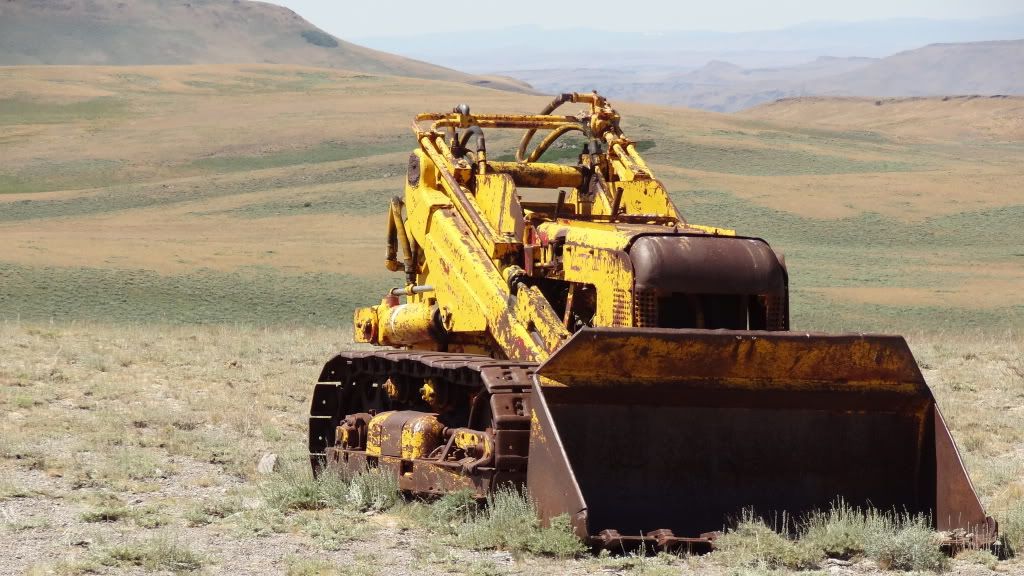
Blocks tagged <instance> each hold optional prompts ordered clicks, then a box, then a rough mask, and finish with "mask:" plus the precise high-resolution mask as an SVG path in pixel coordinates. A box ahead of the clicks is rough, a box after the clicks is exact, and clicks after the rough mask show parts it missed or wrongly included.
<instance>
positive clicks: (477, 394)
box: [309, 350, 537, 498]
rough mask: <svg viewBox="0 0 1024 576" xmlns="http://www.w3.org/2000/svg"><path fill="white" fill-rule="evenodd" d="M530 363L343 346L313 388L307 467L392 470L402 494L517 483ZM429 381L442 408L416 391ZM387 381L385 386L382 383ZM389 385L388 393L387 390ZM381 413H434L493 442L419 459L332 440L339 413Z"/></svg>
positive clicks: (525, 436)
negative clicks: (480, 450)
mask: <svg viewBox="0 0 1024 576" xmlns="http://www.w3.org/2000/svg"><path fill="white" fill-rule="evenodd" d="M536 366H537V365H536V364H534V363H529V362H514V361H502V360H495V359H493V358H490V357H488V356H481V355H473V354H449V353H445V352H422V351H414V350H402V351H366V352H361V351H360V352H343V353H341V354H339V355H337V356H335V357H334V358H332V359H331V360H330V361H329V362H327V364H325V365H324V368H323V370H322V371H321V373H320V377H319V378H318V380H317V383H316V385H315V387H314V389H313V400H312V403H311V407H310V417H309V455H310V463H311V465H312V467H313V471H314V473H320V472H321V471H322V470H323V469H324V467H325V466H327V467H331V468H334V467H336V468H338V469H339V470H341V471H343V472H345V471H347V472H349V473H355V472H358V471H360V470H362V469H364V468H366V467H374V466H377V467H381V468H385V469H392V470H393V471H394V473H395V474H396V476H397V477H398V479H399V488H400V489H401V490H402V491H404V492H407V493H410V494H419V495H440V494H444V493H447V492H451V491H454V490H460V489H467V488H468V489H470V490H472V491H473V492H474V493H475V494H476V495H477V496H478V497H481V498H482V497H485V496H486V495H487V493H488V492H489V491H490V490H491V486H493V485H496V484H498V483H503V482H511V483H514V484H517V485H522V484H523V483H524V482H525V480H526V465H527V458H528V452H529V442H530V437H529V435H530V416H529V414H530V406H529V401H530V392H531V390H532V386H533V372H534V369H535V368H536ZM426 382H430V383H431V384H432V385H433V386H436V387H437V388H438V392H439V394H440V395H441V397H442V401H443V403H444V406H443V408H441V409H438V406H436V405H433V406H431V405H429V404H428V403H427V402H426V400H425V399H424V398H422V397H420V396H419V392H418V391H419V389H420V387H421V386H422V385H423V384H424V383H426ZM385 383H387V386H385ZM389 390H390V391H389ZM387 411H414V412H416V413H422V414H431V413H432V414H437V417H438V419H439V420H441V422H443V424H444V425H445V427H446V430H447V429H461V430H474V431H479V432H480V433H481V434H484V435H486V436H487V438H488V441H489V442H491V445H492V446H493V450H492V453H491V454H489V455H488V457H487V458H470V457H461V458H456V457H453V456H451V454H452V453H453V451H451V450H449V448H451V444H452V442H449V443H448V446H447V447H445V448H444V449H439V450H436V451H435V452H436V454H432V455H431V457H427V458H411V459H409V458H402V457H400V456H398V455H397V454H371V453H369V452H368V451H367V450H365V448H364V449H362V450H358V449H349V448H346V447H344V446H342V445H341V444H340V442H339V440H340V438H339V433H338V430H339V426H340V425H342V423H343V422H344V420H345V418H346V416H349V415H354V414H368V415H374V414H379V413H382V412H387Z"/></svg>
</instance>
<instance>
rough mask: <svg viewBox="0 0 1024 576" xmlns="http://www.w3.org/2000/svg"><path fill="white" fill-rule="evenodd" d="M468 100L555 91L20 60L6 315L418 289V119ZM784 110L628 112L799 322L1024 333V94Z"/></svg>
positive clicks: (270, 315)
mask: <svg viewBox="0 0 1024 576" xmlns="http://www.w3.org/2000/svg"><path fill="white" fill-rule="evenodd" d="M458 102H468V103H470V104H471V105H472V106H473V109H474V110H478V111H518V112H533V111H536V110H538V109H539V108H540V107H541V106H542V105H543V104H544V103H545V99H544V98H539V97H530V96H522V95H514V94H510V93H504V92H496V91H491V90H484V89H479V88H472V87H467V86H465V85H461V84H456V83H445V82H427V81H423V80H414V79H400V78H393V77H391V78H389V77H379V76H370V75H365V74H356V73H350V72H339V71H329V70H323V69H311V68H297V67H282V66H199V67H140V68H123V67H111V68H91V67H71V68H60V67H39V68H33V67H13V68H0V153H2V155H3V158H4V162H3V163H2V164H0V236H2V237H3V239H4V244H5V250H4V251H3V254H2V255H0V279H2V283H0V316H3V317H5V318H18V317H20V318H24V319H34V320H50V319H55V320H75V319H103V320H108V321H143V320H144V321H151V320H159V321H165V322H188V323H192V322H202V323H220V322H243V323H247V324H314V325H321V326H338V325H345V324H346V323H347V322H348V315H349V313H350V311H351V310H352V308H353V307H354V306H356V305H358V304H365V303H368V302H371V301H373V300H375V299H376V298H377V296H376V295H377V294H380V293H382V292H383V290H385V289H386V288H388V287H391V286H393V285H396V284H399V283H401V278H399V277H397V276H395V275H391V274H389V273H387V272H386V271H385V270H384V268H383V265H382V260H383V252H384V251H383V238H384V226H383V222H384V220H383V214H384V208H385V206H386V202H387V199H388V198H389V197H390V196H392V195H393V194H395V193H397V192H399V191H400V190H401V181H402V176H401V175H402V174H403V173H404V172H403V171H404V165H405V158H406V155H407V153H408V150H409V149H410V147H411V145H412V142H411V141H412V138H411V134H409V133H408V128H407V126H408V122H409V120H410V118H411V117H412V116H413V115H414V114H415V113H416V112H419V111H423V110H446V109H450V108H451V107H452V105H453V104H455V103H458ZM779 106H780V108H779V109H778V111H777V112H776V111H775V109H774V108H766V109H763V110H762V111H760V112H756V113H750V114H745V115H739V116H729V115H720V114H712V113H705V112H698V111H692V110H685V109H667V108H658V107H651V106H637V105H622V106H621V109H622V112H623V113H624V117H625V128H626V130H627V132H628V133H629V134H630V135H631V136H632V137H634V138H635V139H638V140H643V141H646V142H649V143H650V144H647V145H646V146H650V148H649V149H648V150H647V152H646V153H645V154H646V156H647V158H648V160H649V161H650V162H651V163H652V164H653V166H654V169H655V171H656V173H657V174H658V176H659V177H660V178H661V179H662V180H664V181H665V183H666V185H667V186H668V187H669V189H670V190H672V193H673V197H674V198H675V199H676V201H677V203H678V204H679V206H680V207H681V209H682V210H683V212H684V214H686V215H687V216H688V218H689V219H690V220H691V221H695V222H700V223H711V224H717V225H722V226H731V227H735V228H737V229H739V230H740V232H742V233H746V234H753V235H760V236H763V237H764V238H766V239H768V240H769V241H770V242H772V243H773V245H775V246H777V247H778V248H780V249H781V250H783V251H784V252H785V253H786V254H787V259H788V264H789V269H790V275H791V284H792V286H793V298H792V307H793V314H794V323H795V326H796V327H798V328H800V329H826V330H839V329H851V330H890V329H892V330H906V329H933V328H953V327H960V326H964V325H968V326H974V327H980V328H985V329H988V330H993V331H995V330H1001V329H1005V328H1014V329H1019V328H1020V327H1021V326H1024V296H1022V293H1021V290H1020V286H1021V282H1022V281H1024V266H1022V263H1024V236H1022V235H1021V233H1020V227H1019V223H1020V222H1021V221H1022V219H1024V169H1022V166H1021V164H1020V162H1019V158H1020V155H1021V151H1022V148H1021V146H1022V144H1021V140H1020V132H1019V126H1020V123H1019V114H1020V112H1019V111H1020V101H1019V100H1013V99H1006V100H988V99H986V100H970V101H964V102H961V101H942V100H934V101H914V102H912V103H905V104H892V105H890V104H886V105H884V106H876V105H874V103H873V102H872V103H871V104H870V105H868V104H864V103H860V104H854V103H848V102H845V101H843V102H840V103H834V102H831V101H813V102H808V103H805V104H803V103H800V102H790V103H785V104H781V105H779ZM804 106H806V107H807V108H806V109H807V110H808V111H809V112H807V113H805V114H802V113H800V112H799V111H800V110H803V109H804ZM823 106H833V107H836V108H835V109H836V110H837V111H836V112H834V113H826V112H825V111H823V110H819V108H820V107H823ZM844 106H846V107H844ZM839 110H845V111H844V112H839ZM776 118H778V120H775V119H776ZM1014 118H1017V119H1018V121H1017V123H1016V124H1014V123H1013V122H1012V121H1011V120H1012V119H1014ZM1015 126H1016V127H1017V128H1014V127H1015ZM489 141H491V138H489ZM511 145H512V142H511V141H510V140H501V139H494V140H493V143H491V147H492V148H494V149H495V150H496V151H497V150H498V149H499V148H500V147H501V146H511ZM646 146H645V147H646ZM496 153H497V152H496Z"/></svg>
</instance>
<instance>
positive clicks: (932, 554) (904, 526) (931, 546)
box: [864, 511, 947, 571]
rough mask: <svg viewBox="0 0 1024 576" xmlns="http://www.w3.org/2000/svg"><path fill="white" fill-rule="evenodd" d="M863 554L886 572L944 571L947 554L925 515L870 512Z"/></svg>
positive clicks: (867, 517)
mask: <svg viewBox="0 0 1024 576" xmlns="http://www.w3.org/2000/svg"><path fill="white" fill-rule="evenodd" d="M866 519H867V532H866V538H865V542H864V552H865V553H866V554H867V556H868V557H869V558H871V559H872V560H874V561H875V562H877V563H878V565H879V567H881V568H883V569H885V570H935V571H938V570H942V569H943V568H945V566H946V564H947V558H946V555H945V554H943V553H942V550H941V549H940V548H939V537H938V535H937V534H936V533H935V531H934V530H932V527H931V522H929V521H928V519H927V518H925V517H923V516H910V515H900V514H882V513H877V512H873V511H872V512H868V514H867V516H866Z"/></svg>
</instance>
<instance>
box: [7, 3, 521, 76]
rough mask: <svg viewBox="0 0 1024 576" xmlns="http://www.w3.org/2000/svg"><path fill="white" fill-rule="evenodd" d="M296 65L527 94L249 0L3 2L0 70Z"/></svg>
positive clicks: (284, 9) (272, 5)
mask: <svg viewBox="0 0 1024 576" xmlns="http://www.w3.org/2000/svg"><path fill="white" fill-rule="evenodd" d="M226 63H246V64H265V63H269V64H297V65H303V66H318V67H325V68H341V69H344V70H355V71H359V72H368V73H372V74H389V75H396V76H412V77H417V78H432V79H442V80H450V81H455V82H467V83H472V84H480V85H485V86H490V87H496V88H502V89H509V90H514V91H524V90H525V91H529V90H530V89H529V87H528V86H523V85H522V84H521V83H519V82H517V81H509V80H507V79H501V78H478V77H475V76H471V75H469V74H463V73H461V72H457V71H455V70H451V69H449V68H443V67H440V66H435V65H433V64H428V63H426V62H420V61H417V60H412V59H409V58H403V57H401V56H395V55H393V54H388V53H386V52H379V51H377V50H371V49H369V48H365V47H363V46H359V45H356V44H352V43H350V42H345V41H344V40H341V39H339V38H335V37H333V36H331V35H330V34H328V33H326V32H324V31H323V30H321V29H319V28H317V27H316V26H314V25H313V24H311V23H309V22H308V21H306V20H305V19H303V18H302V17H301V16H299V15H298V14H296V13H295V12H292V11H291V10H289V9H288V8H284V7H282V6H277V5H274V4H268V3H265V2H252V1H249V0H192V1H191V2H163V1H161V0H45V1H42V0H26V1H22V0H18V1H15V2H2V3H0V65H16V64H17V65H24V64H80V65H81V64H87V65H116V66H121V65H140V64H146V65H153V64H226Z"/></svg>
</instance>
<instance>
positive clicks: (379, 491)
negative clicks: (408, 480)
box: [347, 468, 399, 512]
mask: <svg viewBox="0 0 1024 576" xmlns="http://www.w3.org/2000/svg"><path fill="white" fill-rule="evenodd" d="M398 498H399V493H398V478H396V477H395V475H394V474H392V473H391V471H390V470H381V469H379V468H372V469H370V470H367V471H365V472H361V473H359V474H356V475H355V477H353V478H352V480H351V482H349V487H348V497H347V501H348V504H349V505H350V506H352V507H353V508H355V509H356V510H359V511H360V512H385V511H387V510H390V509H391V508H393V507H394V506H395V504H397V503H398Z"/></svg>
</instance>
